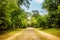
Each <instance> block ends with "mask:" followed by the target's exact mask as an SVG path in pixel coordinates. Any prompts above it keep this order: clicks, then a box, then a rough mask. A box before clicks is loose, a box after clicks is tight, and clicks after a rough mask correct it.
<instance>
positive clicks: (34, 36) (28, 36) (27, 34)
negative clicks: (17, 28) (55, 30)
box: [6, 28, 60, 40]
mask: <svg viewBox="0 0 60 40" xmlns="http://www.w3.org/2000/svg"><path fill="white" fill-rule="evenodd" d="M6 40H60V38H59V37H57V36H54V35H52V34H48V33H45V32H43V31H40V30H37V29H34V28H27V29H24V30H23V31H21V32H18V33H17V34H14V35H13V36H11V37H9V38H7V39H6Z"/></svg>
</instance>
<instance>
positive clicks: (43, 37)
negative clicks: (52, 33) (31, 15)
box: [35, 30, 48, 40]
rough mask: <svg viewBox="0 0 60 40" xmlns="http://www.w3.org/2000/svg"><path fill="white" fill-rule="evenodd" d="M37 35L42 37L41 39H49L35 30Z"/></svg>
mask: <svg viewBox="0 0 60 40" xmlns="http://www.w3.org/2000/svg"><path fill="white" fill-rule="evenodd" d="M35 33H36V35H37V36H39V37H40V39H41V40H48V39H47V38H46V37H45V36H43V35H41V34H40V33H39V32H38V31H37V30H35Z"/></svg>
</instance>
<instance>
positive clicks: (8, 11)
mask: <svg viewBox="0 0 60 40" xmlns="http://www.w3.org/2000/svg"><path fill="white" fill-rule="evenodd" d="M28 3H29V1H28V0H0V31H5V30H8V29H16V28H23V27H24V28H25V27H27V24H28V23H27V14H26V12H25V11H23V9H21V7H20V6H21V5H24V4H25V6H29V5H30V3H29V4H28Z"/></svg>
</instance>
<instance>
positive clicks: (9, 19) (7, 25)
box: [0, 0, 60, 32]
mask: <svg viewBox="0 0 60 40" xmlns="http://www.w3.org/2000/svg"><path fill="white" fill-rule="evenodd" d="M26 27H34V28H43V29H46V28H60V0H0V31H1V32H2V31H7V30H12V29H18V28H26Z"/></svg>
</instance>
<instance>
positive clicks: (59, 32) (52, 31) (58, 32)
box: [37, 28, 60, 37]
mask: <svg viewBox="0 0 60 40" xmlns="http://www.w3.org/2000/svg"><path fill="white" fill-rule="evenodd" d="M37 29H38V30H41V28H37ZM41 31H44V32H46V33H49V34H53V35H55V36H57V37H60V29H59V28H57V29H56V28H50V29H44V30H41Z"/></svg>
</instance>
